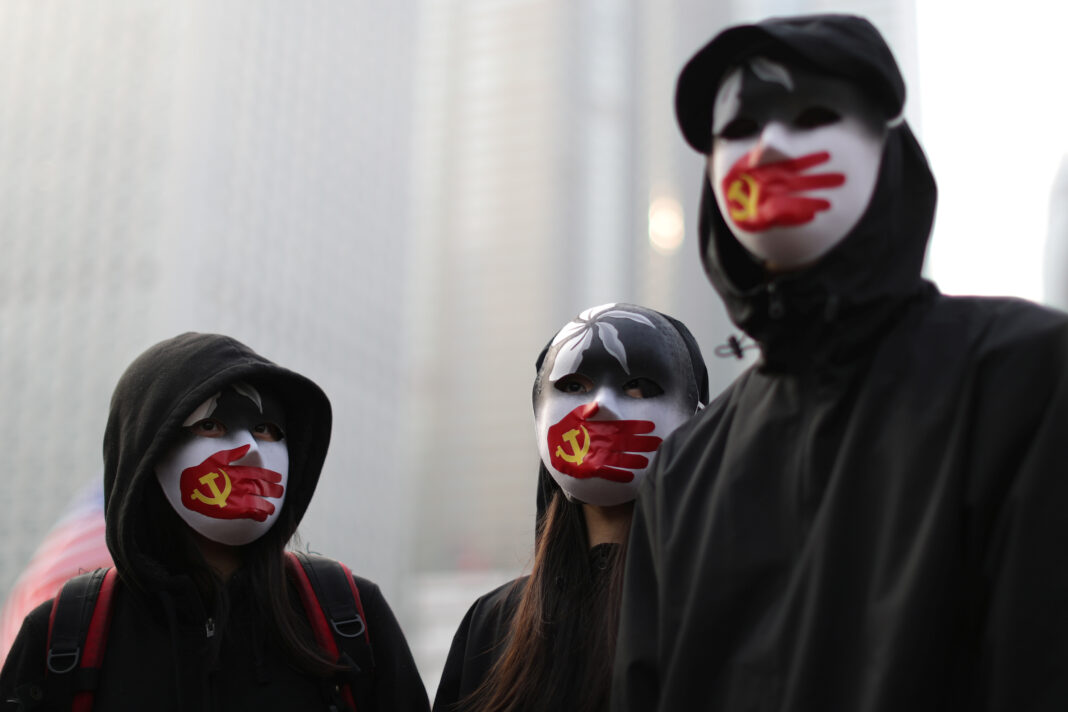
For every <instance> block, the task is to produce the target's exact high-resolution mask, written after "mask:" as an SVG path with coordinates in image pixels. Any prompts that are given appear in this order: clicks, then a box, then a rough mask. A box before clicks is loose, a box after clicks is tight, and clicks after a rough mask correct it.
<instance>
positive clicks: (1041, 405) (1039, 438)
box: [969, 327, 1068, 711]
mask: <svg viewBox="0 0 1068 712" xmlns="http://www.w3.org/2000/svg"><path fill="white" fill-rule="evenodd" d="M1043 337H1044V338H1042V339H1034V338H1032V339H1028V340H1026V341H1023V342H1022V343H1018V344H1016V343H1014V344H1012V346H1013V348H1011V349H1009V348H1004V349H1001V350H999V351H997V352H995V353H994V354H993V355H992V356H991V357H989V358H987V360H986V363H984V368H983V371H982V372H981V374H980V375H981V377H980V379H979V381H980V383H981V386H980V389H979V393H980V396H979V397H978V398H977V399H976V402H975V403H974V404H971V408H972V412H973V413H974V417H973V422H974V424H975V425H974V431H973V434H972V435H973V441H972V442H973V448H974V450H973V451H974V453H975V455H974V460H973V463H972V468H971V473H970V474H971V480H970V488H971V491H970V492H969V505H970V512H971V519H970V522H971V528H970V529H971V532H972V537H971V542H972V547H971V552H970V553H971V555H972V560H973V562H974V563H973V566H974V568H975V569H978V571H979V575H978V576H977V577H976V578H977V582H978V587H977V588H978V589H979V591H982V592H983V593H982V595H981V596H979V602H980V607H979V615H978V616H977V618H978V620H974V621H973V626H974V629H975V630H977V631H978V635H977V639H976V640H975V642H974V643H973V644H972V648H973V649H974V650H975V651H976V655H977V656H978V666H979V667H978V675H977V680H976V684H975V686H974V690H975V698H976V699H975V700H974V705H973V706H972V708H973V709H989V710H999V711H1001V710H1004V711H1009V710H1035V711H1037V710H1043V711H1044V710H1064V709H1066V707H1065V705H1066V704H1068V703H1066V700H1068V553H1066V551H1068V550H1066V543H1068V514H1066V511H1065V510H1066V508H1068V469H1066V468H1068V327H1064V328H1061V329H1059V330H1057V331H1055V332H1054V333H1051V334H1050V333H1047V334H1043ZM984 589H985V590H984Z"/></svg>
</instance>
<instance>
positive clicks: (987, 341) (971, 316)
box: [930, 296, 1068, 347]
mask: <svg viewBox="0 0 1068 712" xmlns="http://www.w3.org/2000/svg"><path fill="white" fill-rule="evenodd" d="M930 319H931V320H933V321H935V322H937V323H939V324H948V323H955V324H958V325H960V326H961V327H963V328H966V329H968V330H969V331H970V332H971V334H972V335H973V337H974V339H975V341H976V343H979V344H984V345H988V346H990V347H997V346H1010V345H1012V344H1013V343H1018V342H1026V341H1032V340H1035V339H1039V340H1041V339H1043V338H1055V339H1060V338H1063V337H1064V335H1065V334H1068V314H1066V313H1065V312H1063V311H1061V310H1059V309H1055V308H1053V307H1048V306H1044V305H1041V304H1036V303H1035V302H1031V301H1028V300H1026V299H1020V298H1017V297H982V296H945V297H942V298H941V299H938V300H937V301H936V302H935V303H934V305H933V307H932V309H931V311H930Z"/></svg>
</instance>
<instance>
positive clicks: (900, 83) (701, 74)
mask: <svg viewBox="0 0 1068 712" xmlns="http://www.w3.org/2000/svg"><path fill="white" fill-rule="evenodd" d="M761 54H764V55H768V56H770V57H771V58H773V59H778V60H780V61H783V60H786V61H789V60H793V61H797V62H801V63H803V64H805V65H807V66H809V67H811V68H813V69H815V70H816V71H819V72H821V73H825V74H829V75H831V76H835V77H840V78H842V79H846V80H849V81H851V82H853V83H854V84H856V85H857V86H858V87H859V88H860V89H861V91H863V92H865V93H866V94H868V95H869V96H870V97H871V98H872V100H873V101H875V102H877V103H878V104H879V105H880V106H881V107H882V109H883V113H884V115H885V116H886V118H887V120H890V119H893V118H896V117H897V116H899V115H900V114H901V109H902V107H903V106H904V104H905V82H904V80H903V79H902V78H901V72H900V71H899V70H898V67H897V62H895V61H894V55H893V53H892V52H891V51H890V48H889V47H888V46H887V45H886V41H885V40H883V37H882V35H880V34H879V31H878V30H877V29H875V26H874V25H872V24H871V23H870V22H868V21H867V20H866V19H864V18H862V17H857V16H855V15H802V16H798V17H777V18H770V19H767V20H764V21H763V22H759V23H757V24H754V25H737V26H735V27H729V28H727V29H726V30H724V31H723V32H721V33H719V34H718V35H716V36H715V37H714V38H712V41H711V42H709V43H708V44H706V45H705V46H704V47H702V48H701V50H700V51H699V52H697V54H695V55H694V56H693V57H692V58H691V59H690V61H689V62H687V63H686V66H685V67H683V68H682V72H681V73H680V74H679V81H678V85H677V86H676V88H675V116H676V118H677V119H678V122H679V127H680V128H681V129H682V135H683V136H684V137H685V138H686V142H687V143H688V144H690V146H692V147H693V148H694V149H695V150H697V151H700V152H701V153H705V154H707V153H710V152H711V150H712V107H713V103H714V102H715V98H716V90H717V89H718V88H719V84H720V81H722V79H723V76H724V74H726V73H727V71H728V70H729V69H730V68H731V67H733V66H735V65H736V64H738V62H740V61H742V60H744V59H746V58H747V57H752V56H756V55H761Z"/></svg>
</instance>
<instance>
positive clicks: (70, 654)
mask: <svg viewBox="0 0 1068 712" xmlns="http://www.w3.org/2000/svg"><path fill="white" fill-rule="evenodd" d="M286 566H287V569H288V570H289V573H290V576H291V577H292V578H293V580H294V581H295V582H296V584H297V590H298V591H299V592H300V600H301V603H302V604H303V606H304V610H305V613H306V614H307V616H308V621H309V622H310V623H311V627H312V631H313V632H314V634H315V639H316V642H318V643H319V646H320V647H321V648H322V649H323V650H324V651H325V652H326V653H327V654H328V655H329V656H330V657H331V658H332V659H333V660H334V661H335V662H338V663H340V664H342V665H345V666H346V667H348V668H349V670H350V671H351V672H349V673H348V674H347V675H345V676H344V679H343V680H342V681H341V682H340V684H339V685H338V686H337V692H338V694H339V695H340V697H341V700H342V701H343V702H344V703H345V704H346V705H348V707H349V709H351V710H354V711H355V710H358V709H361V708H362V709H364V710H366V709H370V708H371V707H372V705H371V704H370V701H369V696H370V684H371V678H372V672H373V670H374V656H373V654H372V652H371V642H370V640H369V638H368V632H367V624H366V620H367V617H366V616H365V615H364V612H363V604H362V603H361V602H360V592H359V590H357V588H356V584H355V582H354V581H353V578H352V572H351V571H349V569H348V567H347V566H345V565H344V564H342V563H340V562H338V561H334V560H333V559H328V558H326V557H323V556H318V555H316V554H309V553H305V552H286ZM117 580H118V576H117V574H116V571H115V569H114V568H109V569H97V570H96V571H93V572H90V573H86V574H81V575H79V576H75V577H74V578H72V579H70V580H69V581H67V582H66V583H65V584H63V587H62V588H61V589H60V591H59V594H58V595H57V596H56V597H55V600H54V601H53V603H52V614H51V617H50V618H49V621H48V657H47V670H48V672H47V675H48V676H50V677H51V678H52V679H51V680H49V682H48V686H49V688H50V694H49V698H50V699H53V700H68V699H69V700H70V709H71V710H73V712H89V710H91V709H92V707H93V693H94V691H95V690H96V688H97V685H98V684H99V680H100V668H101V665H102V663H103V660H104V650H105V649H106V647H107V636H108V628H109V626H110V624H111V612H112V599H113V597H114V593H115V586H116V583H117ZM34 692H35V691H33V690H31V691H30V694H29V697H30V698H31V700H32V701H42V700H43V698H44V691H43V690H41V689H38V690H36V693H37V694H34ZM31 704H32V702H31ZM329 709H330V710H331V712H340V708H339V707H338V706H337V705H336V704H334V705H331V706H330V708H329Z"/></svg>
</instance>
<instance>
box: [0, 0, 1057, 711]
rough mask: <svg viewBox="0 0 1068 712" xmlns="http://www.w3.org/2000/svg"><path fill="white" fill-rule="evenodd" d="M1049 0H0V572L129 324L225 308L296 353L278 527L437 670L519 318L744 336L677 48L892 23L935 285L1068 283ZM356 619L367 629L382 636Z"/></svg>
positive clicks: (479, 551) (498, 522) (485, 518)
mask: <svg viewBox="0 0 1068 712" xmlns="http://www.w3.org/2000/svg"><path fill="white" fill-rule="evenodd" d="M1060 8H1061V6H1060V5H1059V4H1047V3H1046V2H1044V1H1043V0H1016V1H1015V2H1012V3H1007V2H994V1H993V0H990V1H983V0H973V1H971V2H965V1H964V0H953V1H950V0H942V1H941V2H939V3H923V7H922V8H921V7H920V3H919V2H918V1H917V0H868V1H863V0H855V1H854V2H818V1H816V0H809V1H804V0H795V1H793V2H788V1H786V0H780V1H774V0H763V1H761V0H750V1H743V0H737V1H735V2H730V1H728V0H714V1H713V0H703V1H701V2H698V1H697V0H656V1H655V2H653V1H652V0H646V1H639V0H419V1H412V2H378V3H372V2H363V1H360V0H353V1H349V2H341V1H340V0H339V1H334V2H327V1H321V2H305V3H293V2H285V1H283V0H258V1H256V2H253V1H252V0H243V1H239V0H234V1H233V2H215V1H214V0H184V1H183V2H179V3H175V2H164V1H163V0H94V1H93V2H84V3H69V2H60V0H4V2H0V248H2V249H0V453H2V455H3V462H4V463H5V468H4V470H5V471H4V475H3V477H0V503H2V506H3V513H2V515H0V596H3V594H4V593H5V592H6V591H8V590H9V589H10V588H11V586H12V584H13V583H14V582H15V580H16V578H17V577H18V576H19V574H20V572H21V571H22V570H23V569H24V567H25V566H26V565H27V563H28V561H29V560H30V557H31V555H32V553H33V552H34V550H35V549H36V548H37V546H38V545H39V544H40V542H41V540H42V539H43V537H44V536H45V534H46V532H47V531H48V530H49V529H50V528H51V527H52V526H53V524H54V523H55V522H56V521H57V519H58V518H59V517H60V514H61V513H62V512H63V511H64V510H65V509H66V508H67V507H68V506H69V505H70V503H71V501H72V499H73V498H74V497H75V495H76V493H77V492H78V491H80V490H81V489H82V488H83V487H84V486H85V485H86V484H87V483H92V482H94V481H97V480H99V478H100V469H101V439H102V435H103V430H104V425H105V419H106V416H107V411H108V401H109V398H110V394H111V389H112V388H113V386H114V384H115V382H116V380H117V379H118V377H119V375H120V374H121V373H122V371H123V370H124V369H125V367H126V366H127V364H128V363H129V362H130V361H131V360H132V359H133V358H134V357H135V356H137V355H138V354H139V353H141V351H143V350H144V349H145V348H146V347H148V346H149V345H151V344H153V343H155V342H156V341H158V340H160V339H163V338H167V337H170V336H172V335H174V334H176V333H179V332H182V331H189V330H192V331H208V332H222V333H227V334H230V335H232V336H234V337H236V338H238V339H239V340H241V341H243V342H245V343H247V344H248V345H249V346H251V347H252V348H254V349H255V350H257V351H258V352H260V353H261V354H263V355H265V356H267V357H268V358H271V359H272V360H275V361H277V362H278V363H280V364H282V365H284V366H287V367H289V368H292V369H294V370H296V371H299V372H301V373H303V374H305V375H307V376H309V377H310V378H312V379H313V380H315V381H316V382H318V383H319V384H320V385H321V386H322V387H323V388H324V390H325V391H326V392H327V394H328V395H329V396H330V398H331V401H332V403H333V406H334V431H333V441H332V445H331V450H330V455H329V457H328V460H327V464H326V468H325V471H324V473H323V478H322V480H321V484H320V486H319V490H318V493H317V495H316V498H315V500H314V501H313V503H312V506H311V508H310V509H309V511H308V514H307V516H306V517H305V520H304V524H303V526H302V527H301V534H302V546H306V547H308V548H311V549H313V550H316V551H319V552H322V553H324V554H327V555H330V556H333V557H335V558H339V559H341V560H343V561H345V562H346V563H347V564H348V565H349V566H351V567H352V568H353V570H355V571H356V572H357V573H359V574H361V575H364V576H366V577H369V578H371V579H373V580H375V581H377V582H378V583H379V584H380V585H381V586H382V588H383V590H384V592H385V594H386V596H387V598H388V599H389V601H390V602H391V604H392V605H393V607H394V609H395V610H396V612H397V614H398V617H399V618H400V620H401V623H402V625H403V626H404V629H405V631H406V632H407V635H408V638H409V642H410V643H411V645H412V647H413V649H414V651H415V653H416V657H417V661H418V663H419V665H420V669H421V671H422V673H423V675H424V678H425V680H426V683H427V688H428V692H429V694H430V695H431V697H433V694H434V689H435V687H436V684H437V680H438V676H439V674H440V668H441V665H442V663H443V661H444V655H445V652H446V651H447V648H448V645H449V642H450V640H451V637H452V634H453V632H454V630H455V627H456V625H457V623H458V622H459V620H460V618H461V617H462V615H463V613H464V611H465V610H466V608H467V606H468V605H469V604H470V603H471V601H473V600H474V598H475V597H476V596H478V595H480V594H482V593H484V592H485V591H487V590H489V589H490V588H492V587H495V586H496V585H498V584H499V583H502V582H504V581H506V580H508V579H509V578H511V577H513V576H515V575H517V574H519V573H520V572H521V571H522V570H523V569H524V568H525V567H526V566H527V565H528V563H529V559H530V555H531V550H532V545H533V523H534V494H535V479H536V477H535V472H536V464H537V453H536V449H535V446H534V438H533V417H532V411H531V404H530V388H531V385H532V382H533V377H534V359H535V357H536V356H537V354H538V352H539V350H540V349H541V347H542V346H543V345H544V344H545V342H546V341H547V340H548V339H549V338H550V337H551V336H552V335H553V333H554V332H555V330H556V329H557V328H559V327H560V326H562V325H563V324H564V322H565V321H567V320H568V319H570V318H571V317H572V316H573V315H575V314H576V313H577V312H579V311H580V310H582V309H583V308H585V307H587V306H591V305H594V304H601V303H605V302H612V301H630V302H637V303H641V304H645V305H648V306H650V307H653V308H656V309H659V310H661V311H664V312H667V313H669V314H672V315H674V316H676V317H679V318H680V319H682V320H683V321H684V322H685V323H686V324H687V325H688V326H689V327H690V329H691V330H692V331H693V332H694V334H695V335H696V336H697V338H698V341H699V342H700V344H701V347H702V349H703V351H704V354H705V357H706V360H707V362H708V364H709V369H710V372H711V375H712V387H713V392H718V391H719V390H720V389H721V388H722V387H723V386H724V385H726V384H727V383H728V382H729V381H730V380H731V379H733V378H734V377H735V376H736V375H737V374H738V373H739V372H740V371H741V370H742V369H743V368H744V367H745V366H746V365H747V364H748V362H741V361H738V360H736V359H734V358H729V357H728V358H723V357H718V356H717V355H716V350H717V347H718V346H720V345H722V344H723V343H724V342H725V341H726V340H727V338H728V337H729V336H730V335H731V334H733V333H735V330H734V329H733V327H732V325H731V324H730V323H729V322H728V321H727V319H726V317H725V314H724V312H723V309H722V307H721V305H720V302H719V299H718V297H717V296H716V294H715V293H714V291H713V290H712V288H711V286H710V285H709V284H708V283H707V281H706V280H705V278H704V275H703V272H702V269H701V266H700V263H699V261H698V256H697V247H696V218H697V201H698V196H699V189H700V183H701V176H702V171H703V170H704V165H703V160H702V157H701V156H699V155H697V154H695V153H693V152H692V151H691V150H690V149H689V148H688V147H687V146H686V145H685V143H684V142H683V140H682V138H681V136H680V134H679V132H678V130H677V128H676V126H675V121H674V113H673V92H674V82H675V78H676V76H677V74H678V71H679V69H680V68H681V66H682V64H683V63H684V62H685V60H686V59H687V58H688V57H689V56H690V55H691V54H692V53H693V52H694V51H695V50H696V49H697V48H699V47H700V46H701V45H703V44H704V43H705V42H706V41H707V40H708V39H710V38H711V37H712V35H713V34H715V33H716V32H717V31H719V30H720V29H722V28H723V27H724V26H726V25H728V24H733V23H735V22H739V21H746V20H756V19H759V18H761V17H764V16H767V15H772V14H790V13H798V12H814V11H846V12H853V13H859V14H863V15H866V16H867V17H869V18H870V19H871V20H872V21H873V22H874V23H875V24H876V25H877V26H878V27H879V28H880V29H881V30H882V31H883V33H884V34H885V36H886V37H887V39H888V40H889V41H890V43H891V45H892V46H893V48H894V51H895V54H896V56H897V58H898V61H899V63H900V65H901V67H902V70H903V71H904V73H905V75H906V83H907V86H908V90H909V98H908V104H907V110H906V117H907V118H908V120H909V121H910V123H911V124H912V125H913V128H914V130H915V131H916V132H917V134H918V135H919V136H920V139H921V142H922V143H923V144H924V146H925V148H926V150H927V153H928V156H929V158H930V160H931V163H932V165H933V169H934V173H935V176H936V178H937V180H938V182H939V188H940V202H939V212H938V218H937V223H936V229H935V234H934V238H933V240H932V243H931V247H930V250H929V254H928V265H927V270H928V273H929V275H930V276H931V277H932V278H933V279H935V280H936V281H937V282H938V283H939V285H940V286H941V288H942V289H943V291H946V292H951V293H973V294H1011V295H1017V296H1021V297H1025V298H1028V299H1034V300H1045V301H1047V302H1049V303H1052V304H1058V305H1060V306H1062V307H1063V306H1066V305H1068V274H1066V273H1068V207H1066V206H1068V169H1066V168H1065V167H1064V166H1065V165H1068V164H1065V162H1064V157H1065V156H1066V154H1068V95H1066V91H1065V88H1066V87H1068V82H1066V81H1065V79H1064V71H1065V69H1064V68H1065V67H1068V42H1065V41H1064V33H1065V27H1068V22H1066V20H1068V16H1066V12H1065V10H1063V9H1060ZM372 634H373V633H372Z"/></svg>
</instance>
